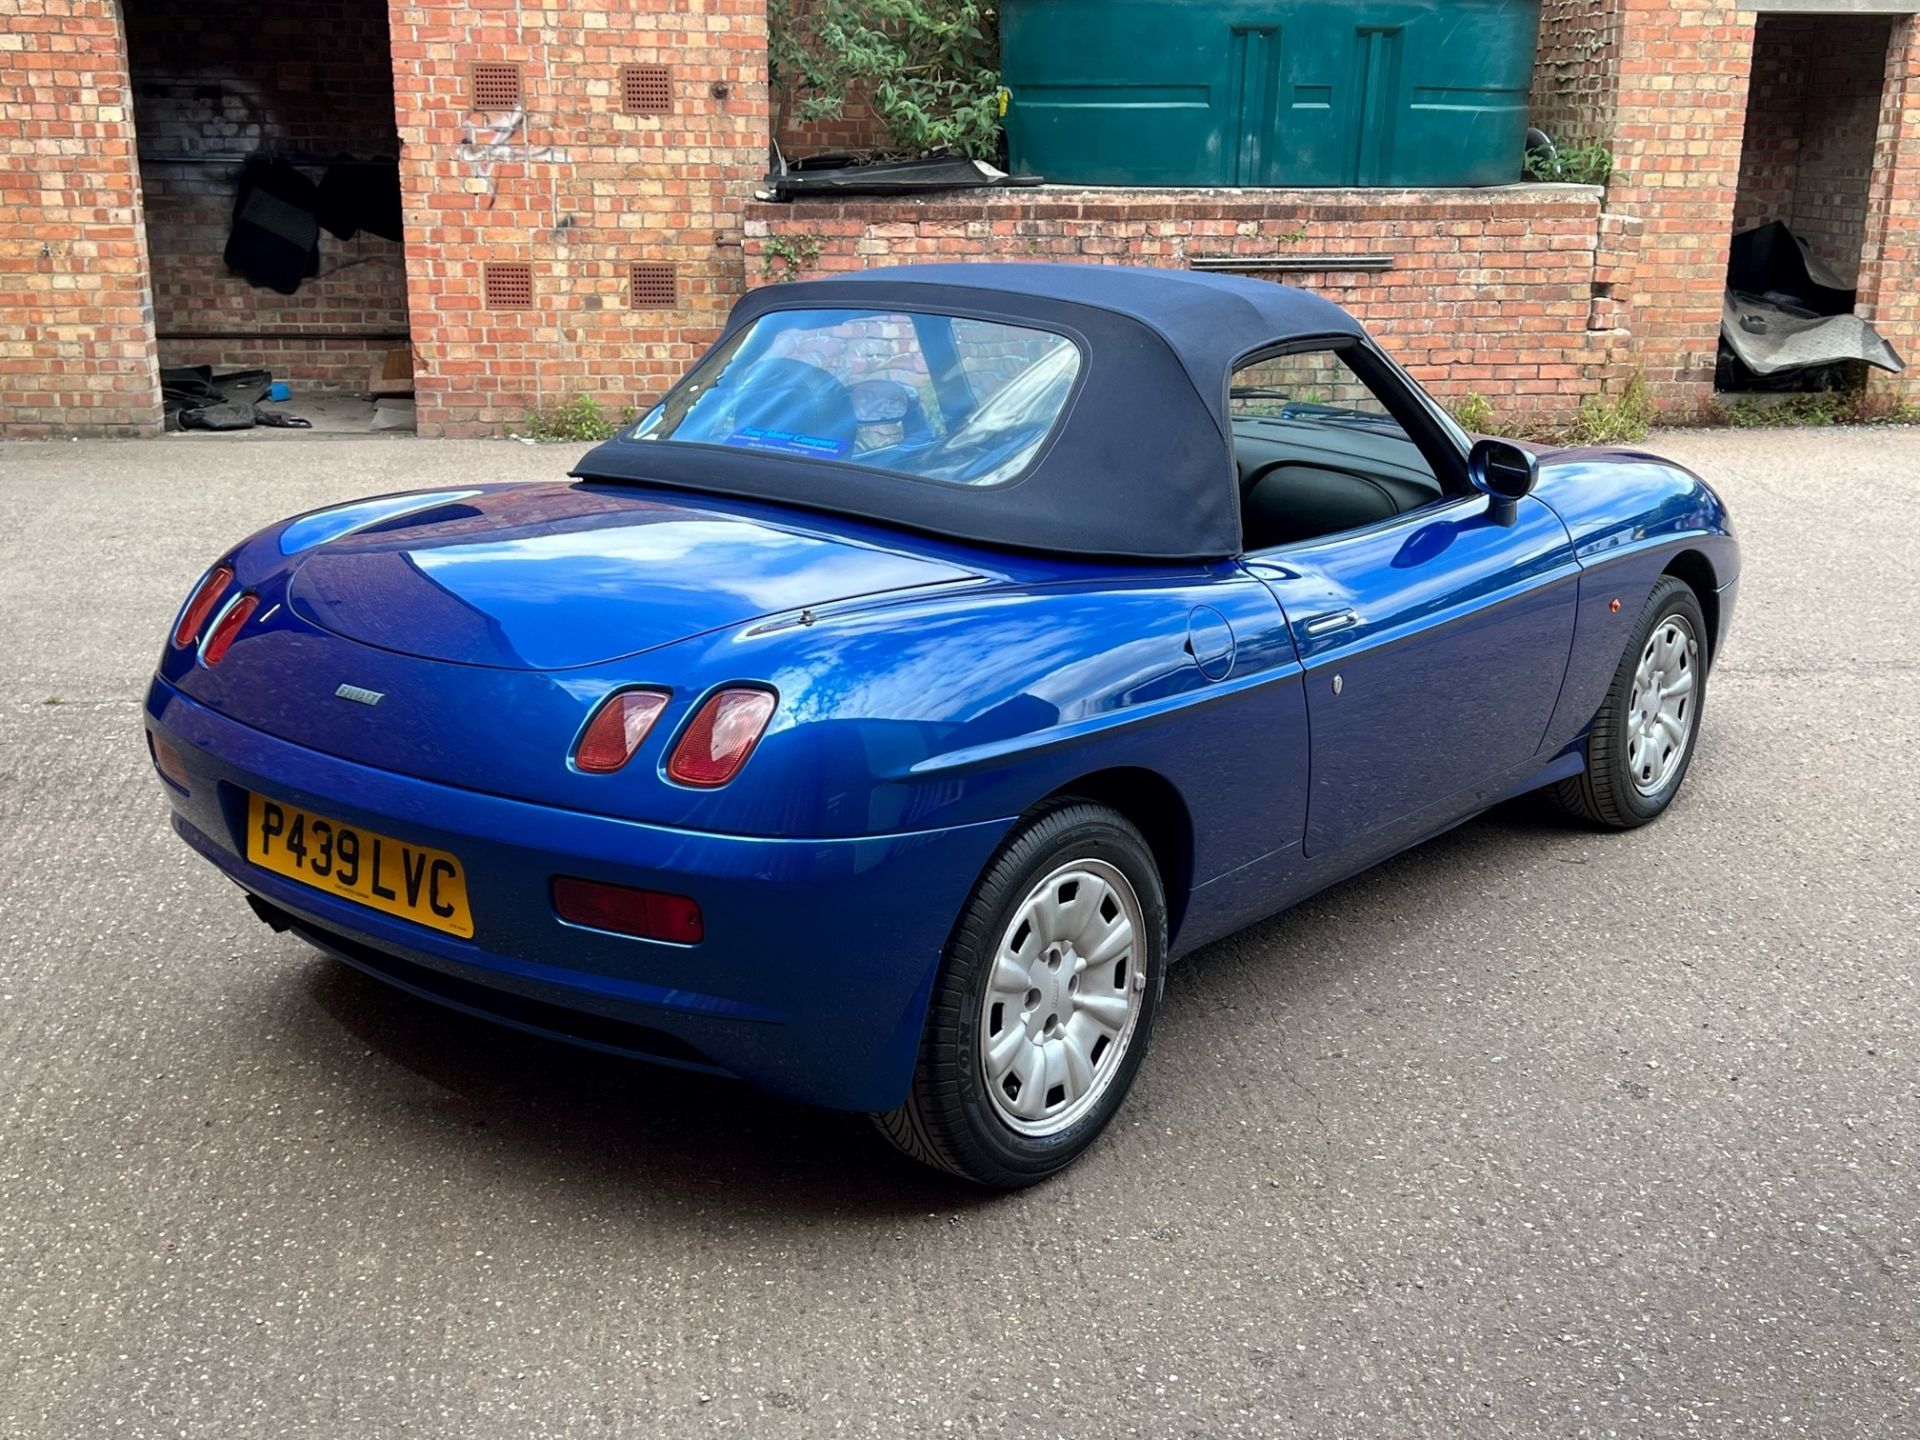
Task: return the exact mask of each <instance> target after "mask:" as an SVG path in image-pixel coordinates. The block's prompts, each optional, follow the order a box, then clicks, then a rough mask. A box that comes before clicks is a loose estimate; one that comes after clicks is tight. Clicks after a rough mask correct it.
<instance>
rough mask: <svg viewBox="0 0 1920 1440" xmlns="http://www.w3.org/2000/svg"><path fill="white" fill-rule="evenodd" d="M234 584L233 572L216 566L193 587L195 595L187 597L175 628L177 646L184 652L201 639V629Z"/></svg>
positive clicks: (174, 634) (222, 566)
mask: <svg viewBox="0 0 1920 1440" xmlns="http://www.w3.org/2000/svg"><path fill="white" fill-rule="evenodd" d="M232 583H233V570H232V568H231V567H230V566H226V565H216V566H214V567H213V569H211V570H209V571H208V572H207V573H206V574H205V575H204V576H203V577H202V578H201V580H200V583H199V584H198V585H196V586H194V587H193V594H191V595H189V596H188V597H187V603H186V605H185V606H184V607H182V609H181V611H180V619H179V621H178V622H177V623H176V624H175V625H174V627H173V643H174V644H175V645H178V646H179V647H180V648H181V649H183V650H184V649H185V648H186V647H187V646H189V645H191V644H193V642H194V641H196V640H198V639H199V638H200V627H201V626H202V625H205V624H206V623H207V617H208V616H209V615H211V614H212V613H213V607H214V606H215V605H216V604H218V603H219V600H220V597H221V595H222V594H224V593H225V592H226V588H227V586H229V585H231V584H232Z"/></svg>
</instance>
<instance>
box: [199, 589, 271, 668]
mask: <svg viewBox="0 0 1920 1440" xmlns="http://www.w3.org/2000/svg"><path fill="white" fill-rule="evenodd" d="M259 607H260V597H259V596H258V595H255V594H253V593H251V592H248V593H247V594H245V595H241V596H239V597H238V598H236V599H234V600H231V601H229V602H228V603H227V607H226V609H224V610H222V611H221V612H220V615H219V618H218V619H216V620H215V621H214V622H213V628H212V629H211V630H209V631H208V632H207V638H206V639H204V640H202V641H201V642H200V663H201V664H202V665H209V666H211V665H218V664H219V663H220V662H221V661H222V660H224V659H225V658H226V654H227V648H228V647H229V646H230V645H232V644H233V637H234V636H236V635H238V634H239V633H240V627H241V626H242V625H244V624H246V623H247V621H249V620H251V619H252V618H253V612H254V611H255V610H257V609H258V608H259Z"/></svg>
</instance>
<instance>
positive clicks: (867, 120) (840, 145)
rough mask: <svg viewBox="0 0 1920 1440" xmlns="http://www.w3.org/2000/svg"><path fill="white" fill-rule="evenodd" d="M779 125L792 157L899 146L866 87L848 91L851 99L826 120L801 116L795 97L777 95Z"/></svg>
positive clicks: (783, 148) (780, 138) (783, 147)
mask: <svg viewBox="0 0 1920 1440" xmlns="http://www.w3.org/2000/svg"><path fill="white" fill-rule="evenodd" d="M774 101H775V105H776V112H777V119H778V127H777V129H776V130H775V132H774V138H775V139H777V140H778V141H779V142H780V150H781V153H782V154H784V155H785V156H786V157H787V158H788V159H790V160H791V159H795V158H797V157H799V156H802V155H821V154H827V153H833V152H838V151H850V152H853V153H856V154H871V153H874V152H876V151H890V150H893V149H894V148H896V146H895V142H894V138H893V135H892V134H891V133H890V132H889V131H888V129H887V127H886V126H885V125H883V124H882V123H881V121H880V117H879V115H877V114H876V113H875V112H874V108H873V104H872V102H871V100H870V99H869V97H868V96H867V94H866V93H865V92H864V90H862V89H860V88H858V87H855V88H853V89H851V90H849V91H848V93H847V101H846V104H845V105H844V106H842V107H841V111H840V113H839V114H838V115H835V116H831V117H829V118H826V119H822V120H801V119H799V118H798V117H797V116H796V115H795V113H794V112H795V110H796V109H797V108H798V107H797V106H796V105H795V103H794V102H793V100H792V99H791V98H788V97H783V96H781V95H779V94H776V95H775V96H774Z"/></svg>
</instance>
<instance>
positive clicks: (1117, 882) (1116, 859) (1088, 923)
mask: <svg viewBox="0 0 1920 1440" xmlns="http://www.w3.org/2000/svg"><path fill="white" fill-rule="evenodd" d="M1023 927H1024V929H1023ZM1123 930H1124V931H1125V932H1126V934H1125V935H1123V934H1122V931H1123ZM1166 957H1167V903H1166V892H1165V888H1164V886H1163V885H1162V882H1161V877H1160V872H1159V868H1158V866H1157V865H1156V864H1155V862H1154V858H1153V852H1152V850H1151V849H1150V848H1149V847H1148V845H1147V842H1146V840H1145V839H1144V838H1142V836H1141V834H1140V832H1139V831H1138V830H1137V829H1135V828H1134V827H1133V825H1131V824H1130V823H1129V822H1128V821H1127V820H1126V819H1125V818H1124V817H1123V816H1121V815H1120V814H1118V813H1117V812H1116V811H1113V810H1111V809H1108V808H1107V807H1106V806H1103V805H1096V804H1093V803H1091V802H1088V801H1084V800H1066V801H1061V802H1057V803H1055V804H1052V805H1050V806H1048V807H1047V808H1045V809H1043V810H1041V811H1039V812H1038V813H1036V814H1034V815H1032V816H1030V817H1028V818H1027V819H1026V820H1025V821H1023V822H1022V823H1021V824H1020V826H1019V827H1018V828H1017V829H1016V830H1015V831H1014V833H1013V834H1012V836H1011V837H1010V838H1009V839H1008V840H1007V842H1006V843H1005V844H1004V845H1003V846H1001V848H1000V851H999V853H998V854H996V855H995V857H994V859H993V861H992V862H991V863H990V864H989V865H988V866H987V869H986V872H985V873H984V874H983V875H982V876H981V877H980V881H979V883H978V884H977V885H976V886H975V887H974V891H973V894H972V896H971V897H970V898H969V899H968V901H967V904H966V907H965V909H964V910H963V911H962V912H961V915H960V919H959V922H958V923H957V924H956V925H955V927H954V931H953V936H952V939H951V940H950V941H949V942H948V945H947V949H946V954H945V955H944V956H943V958H942V960H941V964H940V972H939V975H938V977H937V978H936V980H935V982H934V988H933V996H932V1001H931V1004H930V1006H929V1009H928V1014H927V1023H926V1028H925V1030H924V1031H923V1033H922V1036H921V1041H920V1053H919V1058H918V1061H917V1063H916V1065H915V1069H914V1074H913V1080H912V1084H911V1086H910V1087H909V1089H908V1092H907V1097H906V1099H905V1100H904V1101H902V1102H901V1104H900V1105H899V1106H897V1107H896V1108H894V1109H893V1110H890V1111H888V1112H887V1113H886V1114H884V1115H876V1116H875V1117H874V1121H875V1123H876V1124H877V1125H878V1126H879V1128H880V1130H881V1132H882V1133H883V1134H884V1135H885V1136H886V1137H887V1139H889V1140H890V1141H892V1142H893V1144H894V1145H895V1146H897V1147H898V1148H899V1149H900V1150H902V1151H904V1152H905V1153H906V1154H908V1155H910V1156H912V1157H913V1158H914V1159H916V1160H919V1161H921V1162H922V1163H924V1164H927V1165H931V1166H934V1167H936V1168H938V1169H941V1170H945V1171H948V1172H949V1173H951V1174H954V1175H958V1176H961V1177H963V1178H965V1179H967V1180H971V1181H973V1182H975V1183H976V1184H979V1185H985V1186H991V1187H994V1188H998V1189H1017V1188H1019V1187H1021V1186H1025V1185H1032V1184H1034V1183H1036V1182H1038V1181H1040V1180H1044V1179H1046V1178H1047V1177H1048V1176H1049V1175H1053V1174H1055V1173H1057V1172H1058V1171H1060V1170H1062V1169H1064V1168H1065V1167H1066V1166H1068V1165H1070V1164H1072V1163H1073V1161H1074V1160H1076V1159H1078V1158H1079V1156H1080V1155H1081V1154H1082V1153H1083V1152H1084V1151H1085V1150H1086V1149H1087V1148H1088V1147H1089V1146H1091V1145H1092V1144H1093V1142H1094V1141H1095V1140H1096V1139H1098V1138H1099V1136H1100V1133H1101V1131H1103V1130H1104V1129H1105V1128H1106V1127H1107V1125H1108V1123H1109V1122H1110V1121H1111V1120H1112V1119H1113V1117H1114V1114H1115V1113H1116V1112H1117V1111H1118V1110H1119V1109H1120V1106H1121V1104H1122V1103H1123V1102H1124V1101H1125V1099H1126V1096H1127V1091H1128V1090H1129V1089H1130V1088H1131V1086H1132V1084H1133V1079H1134V1076H1135V1075H1136V1074H1137V1073H1138V1071H1139V1068H1140V1063H1141V1061H1142V1060H1143V1059H1144V1058H1145V1055H1146V1051H1147V1043H1148V1040H1149V1038H1150V1037H1151V1035H1152V1032H1153V1021H1154V1015H1155V1013H1156V1011H1157V1010H1158V1009H1159V1003H1160V992H1161V986H1162V984H1163V982H1164V979H1165V974H1166ZM1003 962H1004V964H1003Z"/></svg>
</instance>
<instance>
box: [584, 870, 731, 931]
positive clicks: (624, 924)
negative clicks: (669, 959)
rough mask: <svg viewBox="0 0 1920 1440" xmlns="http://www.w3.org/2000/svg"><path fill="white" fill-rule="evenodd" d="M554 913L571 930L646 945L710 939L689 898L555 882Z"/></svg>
mask: <svg viewBox="0 0 1920 1440" xmlns="http://www.w3.org/2000/svg"><path fill="white" fill-rule="evenodd" d="M553 908H554V912H555V913H556V914H557V915H559V917H560V918H561V919H562V920H565V921H567V922H568V923H569V924H572V925H587V926H591V927H592V928H593V929H595V930H613V931H616V932H618V933H619V934H622V935H638V936H639V937H640V938H641V939H643V940H671V941H673V942H674V943H675V944H677V945H698V944H699V943H700V941H701V938H702V937H703V936H705V934H706V924H705V922H704V921H703V920H702V919H701V918H700V906H699V904H698V903H697V902H696V901H694V900H692V899H690V898H688V897H687V896H685V895H668V894H666V893H664V892H663V891H659V890H638V889H635V888H634V887H633V886H631V885H606V884H603V883H601V882H600V881H598V880H576V879H574V878H572V877H571V876H568V875H556V876H554V877H553Z"/></svg>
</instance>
